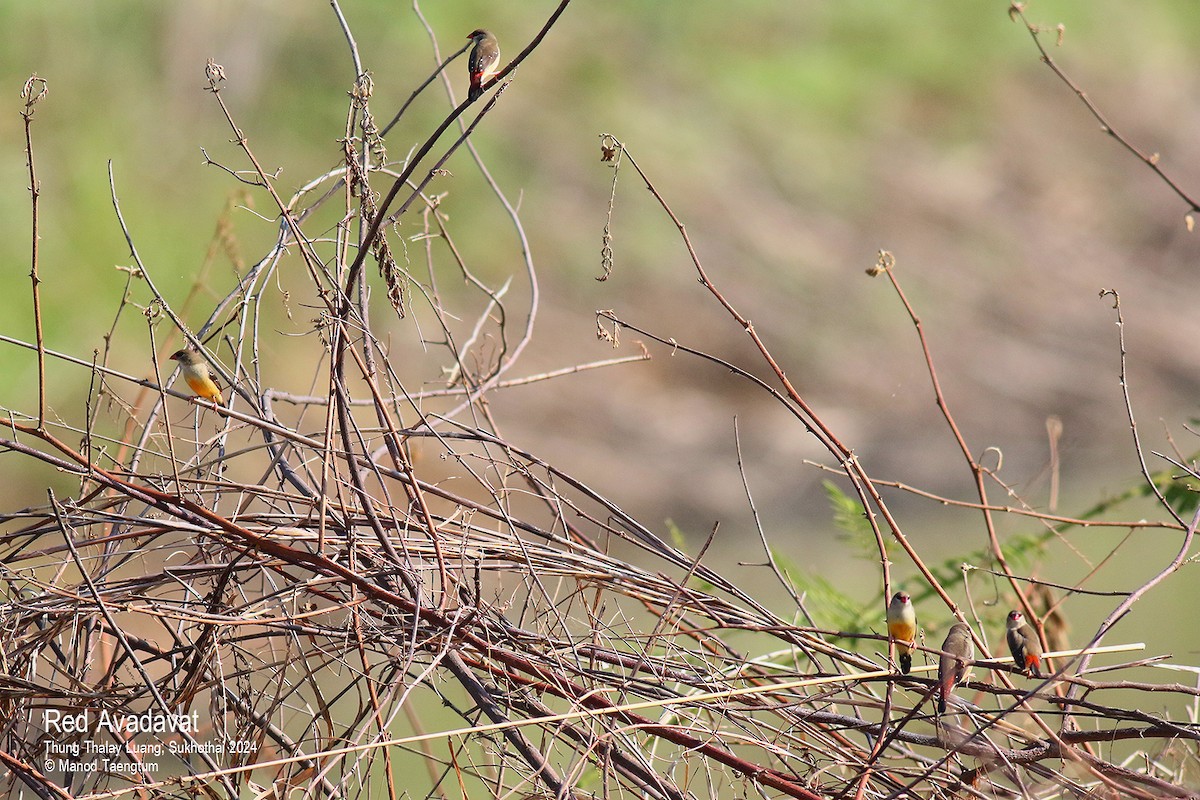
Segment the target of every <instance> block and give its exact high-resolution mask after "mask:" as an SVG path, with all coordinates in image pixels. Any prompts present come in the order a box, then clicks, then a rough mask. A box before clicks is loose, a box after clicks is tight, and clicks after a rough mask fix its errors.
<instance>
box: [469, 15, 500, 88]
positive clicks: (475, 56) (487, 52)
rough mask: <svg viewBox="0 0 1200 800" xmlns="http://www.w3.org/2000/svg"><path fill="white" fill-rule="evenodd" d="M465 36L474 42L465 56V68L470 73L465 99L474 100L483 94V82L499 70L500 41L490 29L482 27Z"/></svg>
mask: <svg viewBox="0 0 1200 800" xmlns="http://www.w3.org/2000/svg"><path fill="white" fill-rule="evenodd" d="M467 38H468V39H471V40H472V41H474V42H475V46H474V47H472V48H471V55H470V56H468V57H467V70H468V72H470V74H471V89H470V91H469V92H468V93H467V99H468V100H470V101H472V102H474V101H475V100H478V99H479V96H480V95H481V94H483V84H484V83H485V82H486V81H490V80H491V79H492V78H493V77H494V76H495V75H496V73H497V72H499V71H500V42H498V41H497V40H496V36H495V35H494V34H493V33H492V32H491V31H485V30H484V29H483V28H479V29H478V30H474V31H472V32H471V35H470V36H468V37H467Z"/></svg>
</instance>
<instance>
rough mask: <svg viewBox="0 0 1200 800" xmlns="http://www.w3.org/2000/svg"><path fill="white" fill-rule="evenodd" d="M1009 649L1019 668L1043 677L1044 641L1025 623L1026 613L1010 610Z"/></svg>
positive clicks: (1032, 674) (1034, 675) (1036, 676)
mask: <svg viewBox="0 0 1200 800" xmlns="http://www.w3.org/2000/svg"><path fill="white" fill-rule="evenodd" d="M1006 633H1007V636H1008V649H1009V651H1010V652H1011V653H1012V657H1013V663H1014V664H1016V665H1017V669H1019V670H1021V671H1022V672H1026V673H1028V674H1029V675H1031V676H1033V677H1035V678H1040V677H1042V670H1041V666H1042V642H1041V640H1039V639H1038V636H1037V632H1036V631H1035V630H1034V629H1033V628H1031V627H1029V626H1028V625H1026V624H1025V615H1024V614H1022V613H1021V612H1020V611H1010V612H1008V630H1007V631H1006Z"/></svg>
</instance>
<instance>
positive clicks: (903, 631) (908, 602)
mask: <svg viewBox="0 0 1200 800" xmlns="http://www.w3.org/2000/svg"><path fill="white" fill-rule="evenodd" d="M887 626H888V636H891V637H892V639H893V640H894V641H895V642H896V656H897V657H898V658H899V659H900V671H901V672H902V673H904V674H905V675H907V674H908V671H909V670H910V669H912V650H913V643H914V642H915V641H916V638H917V612H916V611H914V610H913V604H912V598H911V597H910V596H909V595H908V592H896V593H895V594H894V595H892V602H890V603H888V607H887Z"/></svg>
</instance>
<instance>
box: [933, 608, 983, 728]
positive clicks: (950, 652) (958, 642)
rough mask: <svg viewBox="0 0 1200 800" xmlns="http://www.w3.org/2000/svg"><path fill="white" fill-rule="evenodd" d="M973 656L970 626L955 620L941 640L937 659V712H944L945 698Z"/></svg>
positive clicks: (963, 673)
mask: <svg viewBox="0 0 1200 800" xmlns="http://www.w3.org/2000/svg"><path fill="white" fill-rule="evenodd" d="M974 657H975V643H974V642H972V641H971V628H970V627H969V626H968V625H967V623H965V622H956V623H955V624H954V626H953V627H951V628H950V632H949V633H948V634H946V641H944V642H942V655H941V657H940V658H939V659H938V686H939V687H940V688H941V691H940V693H939V694H938V713H939V714H945V713H946V698H947V697H949V696H950V692H951V691H952V690H953V689H954V686H955V684H958V683H962V681H963V679H964V678H965V677H966V675H967V670H968V669H969V668H970V666H971V659H972V658H974Z"/></svg>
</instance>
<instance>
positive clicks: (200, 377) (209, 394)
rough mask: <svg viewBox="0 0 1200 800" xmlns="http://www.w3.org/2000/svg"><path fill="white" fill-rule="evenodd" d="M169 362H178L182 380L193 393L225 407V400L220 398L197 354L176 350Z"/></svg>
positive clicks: (204, 364)
mask: <svg viewBox="0 0 1200 800" xmlns="http://www.w3.org/2000/svg"><path fill="white" fill-rule="evenodd" d="M171 360H172V361H178V362H179V368H180V369H181V370H183V379H184V380H185V381H187V385H188V386H190V387H191V389H192V391H193V392H195V393H196V394H198V395H200V396H201V397H203V398H204V399H205V400H211V401H212V402H214V403H216V404H217V405H219V406H223V405H225V398H224V397H222V396H221V390H220V389H219V388H217V384H216V383H214V382H213V379H212V374H211V373H210V372H209V371H208V364H206V363H205V362H204V359H203V358H201V357H200V354H199V353H198V352H196V351H195V350H188V349H184V350H177V351H176V352H175V353H173V354H172V355H171Z"/></svg>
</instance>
